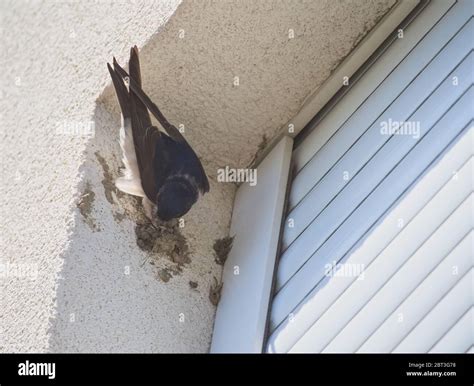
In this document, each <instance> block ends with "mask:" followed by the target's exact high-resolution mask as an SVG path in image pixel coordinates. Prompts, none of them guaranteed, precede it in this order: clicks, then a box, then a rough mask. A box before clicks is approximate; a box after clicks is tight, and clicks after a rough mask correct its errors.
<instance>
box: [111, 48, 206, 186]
mask: <svg viewBox="0 0 474 386" xmlns="http://www.w3.org/2000/svg"><path fill="white" fill-rule="evenodd" d="M132 51H133V55H134V56H136V61H137V63H138V50H137V49H136V47H134V49H133V50H132ZM130 62H132V54H131V57H130ZM114 68H115V70H116V71H117V72H118V73H119V74H120V76H121V77H122V78H128V79H129V87H130V89H131V91H130V95H132V96H133V97H134V100H137V99H139V100H140V101H141V102H142V103H143V104H144V105H145V106H146V107H147V108H148V109H149V110H150V112H151V113H152V114H153V115H154V116H155V117H156V119H157V120H158V121H159V122H160V124H161V125H162V126H163V128H164V129H165V130H166V132H167V133H168V135H169V137H168V136H166V134H164V133H161V134H160V135H161V137H160V141H157V140H155V141H154V142H153V144H154V153H153V156H154V155H155V152H156V156H157V157H156V158H155V167H154V169H153V170H155V173H156V174H155V175H156V178H155V181H158V180H159V179H160V178H161V176H164V175H167V173H165V172H166V171H168V172H169V170H168V169H167V168H168V167H171V168H177V166H178V165H170V163H176V162H178V160H177V159H175V157H174V156H173V155H172V154H173V153H179V154H180V158H181V160H183V158H188V157H189V158H188V161H189V160H190V159H191V160H192V162H191V164H192V167H191V169H192V177H193V178H194V179H195V181H196V184H197V187H198V188H199V190H200V191H201V193H202V194H204V193H206V192H208V191H209V180H208V179H207V176H206V173H205V171H204V168H203V166H202V164H201V161H200V160H199V158H198V156H197V155H196V153H195V152H194V150H193V149H192V147H191V146H190V145H189V144H188V142H187V141H186V139H185V138H184V136H183V135H182V134H181V133H180V132H179V130H178V129H177V128H176V127H175V126H173V125H172V124H170V123H169V122H168V120H167V119H166V118H165V117H164V115H163V114H162V113H161V111H160V110H159V109H158V107H157V106H156V105H155V104H154V103H153V102H152V101H151V99H150V98H149V97H148V95H147V94H146V93H145V92H144V91H143V90H142V88H141V80H140V78H137V77H136V76H133V74H130V75H128V74H127V72H126V71H125V70H124V69H123V68H122V67H120V66H119V65H118V63H116V61H114ZM132 68H134V67H133V66H132V65H131V66H130V72H132ZM137 97H138V98H137ZM132 105H133V104H132ZM132 122H133V120H132ZM173 142H174V143H173ZM151 164H152V163H150V164H147V165H151ZM157 168H158V169H159V171H158V169H157ZM160 183H161V181H160ZM160 183H158V185H157V186H161V185H160ZM144 190H145V187H144ZM145 193H146V190H145Z"/></svg>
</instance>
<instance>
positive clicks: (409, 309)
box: [357, 231, 474, 353]
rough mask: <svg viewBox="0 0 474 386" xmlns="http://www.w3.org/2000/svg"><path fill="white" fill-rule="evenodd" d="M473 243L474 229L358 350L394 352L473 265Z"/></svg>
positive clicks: (362, 351)
mask: <svg viewBox="0 0 474 386" xmlns="http://www.w3.org/2000/svg"><path fill="white" fill-rule="evenodd" d="M473 246H474V233H473V232H472V231H471V232H470V233H469V235H468V236H466V237H465V238H464V240H463V241H461V242H460V243H459V245H458V246H456V248H455V249H454V250H453V251H452V252H451V253H450V254H449V256H448V257H447V258H446V259H445V260H444V261H443V262H442V263H440V264H439V265H438V266H437V267H436V269H435V270H434V271H433V272H432V273H431V274H430V275H429V276H428V277H427V278H426V279H425V280H424V281H423V282H422V283H421V284H420V286H419V287H418V288H416V290H415V291H413V292H412V293H411V294H410V296H409V297H408V298H407V299H405V300H404V301H403V303H402V304H401V305H400V306H399V307H398V308H397V309H396V310H394V311H393V313H392V314H391V315H390V316H389V317H388V318H387V319H386V320H385V321H384V323H383V324H382V325H381V326H380V327H379V328H378V329H377V331H375V333H373V334H372V335H371V336H370V338H369V339H367V341H366V342H364V344H363V345H362V346H361V347H360V348H359V349H358V350H357V352H361V353H371V352H372V353H373V352H381V353H384V352H391V351H392V350H393V349H394V348H395V346H397V344H398V343H400V341H401V340H402V339H403V338H404V337H405V336H406V335H407V334H408V332H409V331H410V330H411V329H412V328H413V327H414V326H415V325H416V324H417V323H418V322H419V321H420V320H421V319H423V317H424V316H425V315H426V314H427V313H428V312H429V311H430V310H431V309H432V308H433V307H434V306H435V305H436V304H437V303H438V302H439V301H440V300H441V299H442V297H443V296H444V295H445V294H446V293H447V292H449V290H450V288H452V287H453V286H454V285H456V283H457V282H458V280H459V278H460V277H462V276H463V275H464V274H465V273H466V272H467V271H468V270H469V269H470V268H471V265H472V261H471V251H472V248H473Z"/></svg>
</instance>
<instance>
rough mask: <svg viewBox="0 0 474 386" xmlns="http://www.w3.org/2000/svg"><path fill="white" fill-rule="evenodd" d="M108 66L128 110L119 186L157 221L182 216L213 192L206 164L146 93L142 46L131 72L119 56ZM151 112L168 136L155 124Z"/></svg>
mask: <svg viewBox="0 0 474 386" xmlns="http://www.w3.org/2000/svg"><path fill="white" fill-rule="evenodd" d="M107 67H108V69H109V72H110V76H111V77H112V82H113V85H114V88H115V92H116V94H117V99H118V102H119V105H120V109H121V110H122V126H121V128H120V147H121V148H122V161H123V164H124V166H125V169H124V172H123V175H122V176H121V177H119V178H117V180H116V181H115V185H116V187H117V188H118V189H119V190H121V191H122V192H125V193H128V194H131V195H135V196H139V197H143V201H142V202H143V206H144V209H145V213H146V215H147V216H148V217H149V218H150V219H151V220H152V221H153V220H154V219H156V217H157V218H158V219H160V220H162V221H169V220H171V219H174V218H179V217H181V216H183V215H184V214H186V213H187V212H188V211H189V210H190V209H191V207H192V206H193V205H194V204H195V203H196V201H197V200H198V198H199V194H201V195H203V194H204V193H206V192H208V191H209V181H208V179H207V176H206V173H205V172H204V168H203V167H202V164H201V161H200V160H199V158H198V157H197V155H196V153H195V152H194V150H193V149H192V147H191V146H190V145H189V144H188V142H187V141H186V139H185V138H184V137H183V135H182V134H181V132H180V131H179V130H178V129H177V128H176V127H175V126H173V125H172V124H170V123H169V122H168V120H167V119H166V118H165V117H164V115H163V114H162V113H161V111H160V110H159V109H158V107H157V106H156V105H155V104H154V103H153V102H152V101H151V100H150V98H149V97H148V96H147V95H146V94H145V92H144V91H143V90H142V81H141V73H140V62H139V58H138V49H137V47H136V46H135V47H133V48H131V50H130V62H129V72H130V74H128V73H127V72H126V71H125V70H124V69H123V68H122V67H120V65H119V64H118V63H117V61H116V60H115V58H114V59H113V67H112V66H111V65H110V64H109V63H107ZM127 86H128V87H127ZM148 110H149V111H150V112H151V113H152V114H153V115H154V116H155V117H156V119H157V120H158V122H159V123H160V125H161V126H162V127H163V129H164V130H165V131H166V133H164V132H162V131H160V130H159V129H158V127H156V126H153V125H152V123H151V119H150V115H149V114H148Z"/></svg>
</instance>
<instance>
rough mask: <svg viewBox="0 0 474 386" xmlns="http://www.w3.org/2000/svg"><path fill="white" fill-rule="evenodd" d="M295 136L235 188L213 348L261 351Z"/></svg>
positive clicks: (217, 350) (216, 349)
mask: <svg viewBox="0 0 474 386" xmlns="http://www.w3.org/2000/svg"><path fill="white" fill-rule="evenodd" d="M292 150H293V139H292V138H290V137H283V138H282V139H281V141H280V142H279V143H278V145H277V146H276V147H274V148H273V150H272V151H271V152H270V154H269V155H268V156H267V157H266V158H265V160H264V161H263V162H262V163H261V164H260V165H259V166H258V169H257V184H256V185H255V186H250V185H249V184H248V183H244V184H242V185H241V186H240V187H239V189H238V190H237V193H236V197H235V202H234V211H233V214H232V223H231V228H230V235H232V236H233V235H235V238H234V243H233V247H232V250H231V251H230V253H229V256H228V258H227V261H226V263H225V265H224V272H223V275H222V281H223V283H224V287H223V289H222V294H221V300H220V302H219V305H218V307H217V312H216V320H215V324H214V335H213V337H212V344H211V352H212V353H222V352H227V353H228V352H234V353H235V352H240V353H261V352H262V347H263V339H264V334H265V327H266V321H267V314H268V307H269V303H270V292H271V288H272V282H273V276H274V269H275V261H276V257H277V250H278V241H279V236H280V226H281V221H282V216H283V210H284V204H285V194H286V187H287V184H288V174H289V171H290V163H291V154H292Z"/></svg>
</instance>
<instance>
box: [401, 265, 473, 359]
mask: <svg viewBox="0 0 474 386" xmlns="http://www.w3.org/2000/svg"><path fill="white" fill-rule="evenodd" d="M473 272H474V270H473V269H472V268H471V270H470V271H469V272H468V273H466V274H465V275H464V277H463V278H462V279H461V280H460V281H459V282H458V284H457V285H456V286H455V287H454V288H453V289H452V290H451V291H449V293H448V294H446V296H445V297H444V298H443V299H442V300H441V301H440V302H439V303H438V304H437V305H436V306H435V307H434V308H433V309H432V310H431V311H430V313H429V314H428V315H427V316H426V317H425V318H424V319H423V320H422V321H421V322H420V323H418V324H417V325H416V326H415V328H413V330H411V332H410V333H409V334H408V335H407V337H405V339H404V340H403V341H402V342H401V343H400V344H399V345H398V346H397V347H396V348H395V349H394V350H393V352H396V353H410V352H427V351H428V350H429V349H430V348H431V346H432V345H433V343H434V342H436V341H438V340H439V339H440V338H441V337H442V336H443V335H444V334H445V333H446V331H448V330H449V329H450V327H451V326H453V324H454V323H455V322H456V320H458V319H459V318H460V317H461V316H462V315H463V314H464V313H465V311H466V310H467V309H469V307H471V306H472V280H473V279H474V277H473Z"/></svg>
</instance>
